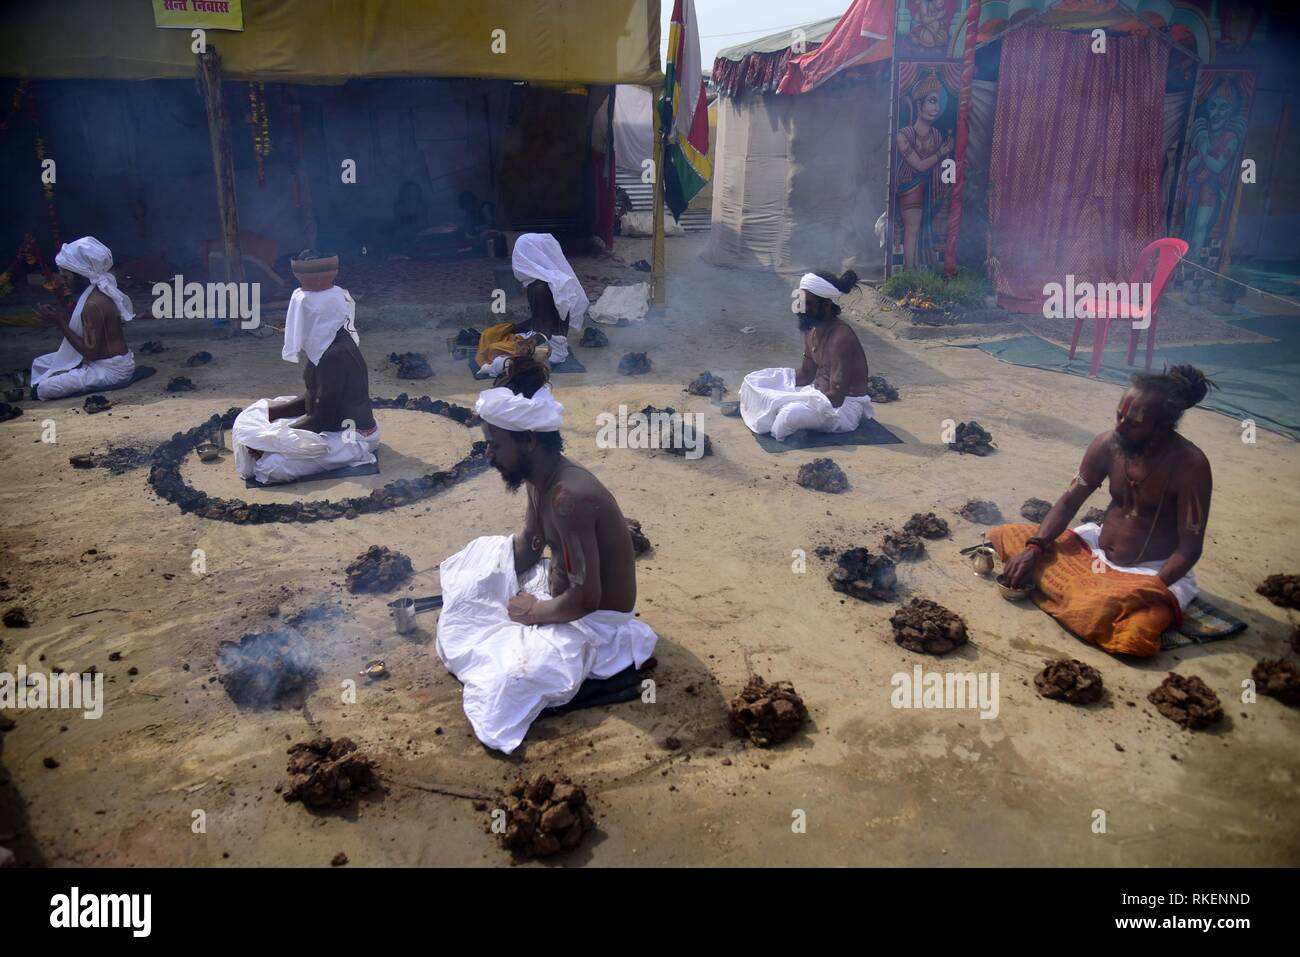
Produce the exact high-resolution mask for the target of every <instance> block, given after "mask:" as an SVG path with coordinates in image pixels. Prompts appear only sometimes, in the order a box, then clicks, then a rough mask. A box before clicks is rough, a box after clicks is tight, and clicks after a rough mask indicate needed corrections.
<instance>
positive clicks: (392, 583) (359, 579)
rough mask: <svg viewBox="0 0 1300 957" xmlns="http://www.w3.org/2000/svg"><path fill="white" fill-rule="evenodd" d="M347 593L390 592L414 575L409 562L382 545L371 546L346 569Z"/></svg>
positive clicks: (403, 556)
mask: <svg viewBox="0 0 1300 957" xmlns="http://www.w3.org/2000/svg"><path fill="white" fill-rule="evenodd" d="M347 573H348V591H350V592H353V593H359V592H384V591H392V590H393V589H394V588H396V587H397V586H398V585H400V584H402V583H403V582H404V581H406V580H407V579H408V578H410V577H411V575H412V574H413V573H414V569H413V568H412V567H411V560H410V559H409V558H407V557H406V556H405V555H403V554H402V553H401V552H394V551H392V550H390V549H388V548H386V547H384V546H383V545H371V546H370V547H369V548H368V549H366V551H365V552H364V553H363V554H362V555H360V556H358V557H357V559H356V560H355V561H354V562H352V564H350V565H348V567H347Z"/></svg>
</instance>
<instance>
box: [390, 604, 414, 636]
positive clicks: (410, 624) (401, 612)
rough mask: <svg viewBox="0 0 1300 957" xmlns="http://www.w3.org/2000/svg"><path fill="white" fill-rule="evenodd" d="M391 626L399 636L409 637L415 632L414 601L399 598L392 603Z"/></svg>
mask: <svg viewBox="0 0 1300 957" xmlns="http://www.w3.org/2000/svg"><path fill="white" fill-rule="evenodd" d="M393 624H394V625H396V626H397V633H398V634H399V635H409V634H411V632H413V631H415V599H414V598H399V599H398V600H397V601H396V602H394V603H393Z"/></svg>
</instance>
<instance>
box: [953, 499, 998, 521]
mask: <svg viewBox="0 0 1300 957" xmlns="http://www.w3.org/2000/svg"><path fill="white" fill-rule="evenodd" d="M957 514H958V515H960V516H961V517H962V518H964V519H966V521H968V522H974V523H975V524H976V525H1001V524H1002V510H1001V509H1000V508H998V507H997V505H996V504H995V503H993V502H986V501H984V500H983V499H978V498H973V499H971V500H970V501H969V502H967V503H966V504H965V505H963V506H962V507H961V508H959V509H957Z"/></svg>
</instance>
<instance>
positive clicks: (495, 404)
mask: <svg viewBox="0 0 1300 957" xmlns="http://www.w3.org/2000/svg"><path fill="white" fill-rule="evenodd" d="M474 411H475V412H477V413H478V414H479V418H481V419H482V420H483V421H484V422H486V423H488V424H489V425H495V426H496V427H497V428H498V429H508V430H509V431H511V432H558V431H560V421H561V420H562V419H563V417H564V406H562V405H560V403H558V402H556V401H555V396H553V395H551V387H550V386H549V385H544V386H542V387H541V388H540V389H538V390H537V391H536V392H534V393H533V397H532V398H531V399H530V398H528V397H526V396H522V395H515V393H513V392H511V391H510V390H509V389H507V388H505V387H499V388H495V389H484V390H483V391H482V392H480V393H479V396H478V401H477V402H475V403H474Z"/></svg>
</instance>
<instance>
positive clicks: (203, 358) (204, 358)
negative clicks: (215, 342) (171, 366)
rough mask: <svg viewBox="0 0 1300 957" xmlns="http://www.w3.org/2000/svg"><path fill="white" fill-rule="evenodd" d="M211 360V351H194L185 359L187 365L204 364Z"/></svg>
mask: <svg viewBox="0 0 1300 957" xmlns="http://www.w3.org/2000/svg"><path fill="white" fill-rule="evenodd" d="M211 361H212V353H211V352H206V351H205V352H196V353H194V355H192V356H190V357H189V358H188V359H186V360H185V364H186V365H187V366H205V365H207V364H208V363H209V362H211Z"/></svg>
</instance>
